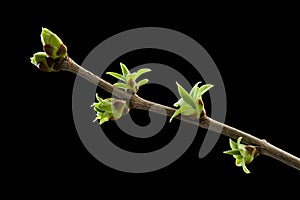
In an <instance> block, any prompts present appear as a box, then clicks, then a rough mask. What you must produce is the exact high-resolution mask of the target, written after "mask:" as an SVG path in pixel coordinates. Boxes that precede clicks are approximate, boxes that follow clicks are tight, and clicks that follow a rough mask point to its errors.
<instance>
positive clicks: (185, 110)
mask: <svg viewBox="0 0 300 200" xmlns="http://www.w3.org/2000/svg"><path fill="white" fill-rule="evenodd" d="M180 108H181V114H182V115H193V114H195V113H196V110H195V109H194V108H192V106H190V105H188V104H186V103H184V104H183V105H182V106H181V107H180Z"/></svg>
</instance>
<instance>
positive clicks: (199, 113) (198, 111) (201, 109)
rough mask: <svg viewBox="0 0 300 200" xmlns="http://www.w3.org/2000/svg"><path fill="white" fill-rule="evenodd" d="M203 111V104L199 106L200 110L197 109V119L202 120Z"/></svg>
mask: <svg viewBox="0 0 300 200" xmlns="http://www.w3.org/2000/svg"><path fill="white" fill-rule="evenodd" d="M203 109H204V106H203V104H198V109H197V119H199V118H200V116H201V113H202V111H203Z"/></svg>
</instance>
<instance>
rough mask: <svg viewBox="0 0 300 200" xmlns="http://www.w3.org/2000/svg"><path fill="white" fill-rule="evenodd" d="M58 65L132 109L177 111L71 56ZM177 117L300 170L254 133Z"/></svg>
mask: <svg viewBox="0 0 300 200" xmlns="http://www.w3.org/2000/svg"><path fill="white" fill-rule="evenodd" d="M57 67H58V68H59V69H60V70H64V71H70V72H72V73H74V74H76V75H77V74H78V75H80V76H81V77H83V78H85V79H87V80H88V81H90V82H92V83H93V84H95V85H98V86H99V87H101V88H102V89H104V90H106V91H107V92H109V93H112V94H113V95H115V96H117V97H119V98H122V99H125V100H128V101H129V106H130V108H131V109H140V110H150V111H152V112H155V113H158V114H162V115H167V116H170V117H171V116H172V115H173V114H174V112H175V111H176V110H175V109H174V108H171V107H168V106H164V105H161V104H157V103H154V102H151V101H148V100H145V99H143V98H141V97H139V96H138V95H136V94H134V95H131V94H129V93H127V92H125V91H123V90H120V89H118V88H116V87H114V86H113V85H112V84H110V83H109V82H107V81H105V80H103V79H102V78H100V77H98V76H96V75H95V74H93V73H91V72H89V71H88V70H86V69H84V68H83V67H81V66H79V65H78V64H77V63H75V62H74V61H73V60H72V59H71V58H69V57H67V58H66V59H64V60H63V61H62V62H60V63H59V66H57ZM150 108H151V109H150ZM176 118H177V119H179V120H182V121H185V122H188V123H190V124H194V125H196V126H200V127H202V128H206V129H210V130H213V131H215V132H218V133H221V134H223V135H226V136H228V137H230V138H233V139H237V138H238V137H243V142H245V143H247V144H251V145H255V146H256V147H257V149H258V151H259V153H260V154H262V155H266V156H269V157H272V158H274V159H276V160H279V161H281V162H283V163H284V164H286V165H289V166H291V167H294V168H295V169H298V170H300V159H299V158H297V157H296V156H294V155H292V154H290V153H288V152H286V151H283V150H282V149H280V148H278V147H275V146H274V145H272V144H270V143H268V142H267V141H266V140H264V139H259V138H257V137H254V136H253V135H250V134H248V133H245V132H243V131H240V130H238V129H236V128H233V127H231V126H228V125H226V124H223V123H220V122H218V121H215V120H213V119H211V118H209V117H207V116H205V117H202V118H200V120H199V121H198V120H194V119H192V118H189V117H187V116H177V117H176Z"/></svg>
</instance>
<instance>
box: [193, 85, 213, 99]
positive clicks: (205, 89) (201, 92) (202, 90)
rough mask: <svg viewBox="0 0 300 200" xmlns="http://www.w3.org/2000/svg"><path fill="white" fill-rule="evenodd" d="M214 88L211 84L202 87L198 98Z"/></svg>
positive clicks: (199, 89) (198, 92) (197, 95)
mask: <svg viewBox="0 0 300 200" xmlns="http://www.w3.org/2000/svg"><path fill="white" fill-rule="evenodd" d="M212 87H214V86H213V85H211V84H205V85H202V86H201V87H200V88H198V90H197V94H196V97H197V98H200V97H201V96H202V95H203V94H204V93H205V92H207V91H208V90H209V89H210V88H212Z"/></svg>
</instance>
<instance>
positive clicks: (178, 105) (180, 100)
mask: <svg viewBox="0 0 300 200" xmlns="http://www.w3.org/2000/svg"><path fill="white" fill-rule="evenodd" d="M183 103H184V101H183V99H182V98H180V99H179V100H178V101H177V102H176V103H174V105H173V106H175V107H180V106H182V105H183Z"/></svg>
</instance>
